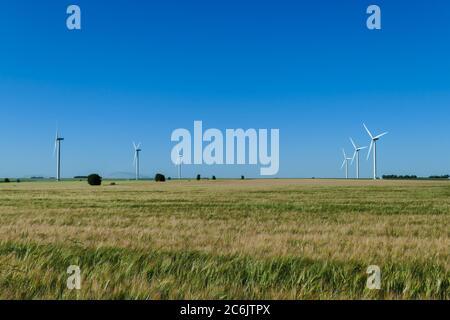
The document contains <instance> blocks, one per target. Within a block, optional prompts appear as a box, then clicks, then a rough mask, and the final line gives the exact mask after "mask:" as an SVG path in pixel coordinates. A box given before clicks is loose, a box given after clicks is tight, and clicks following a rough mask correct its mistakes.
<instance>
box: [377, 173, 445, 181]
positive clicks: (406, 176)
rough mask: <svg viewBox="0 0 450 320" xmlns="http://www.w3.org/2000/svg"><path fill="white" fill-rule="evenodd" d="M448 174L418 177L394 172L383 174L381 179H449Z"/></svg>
mask: <svg viewBox="0 0 450 320" xmlns="http://www.w3.org/2000/svg"><path fill="white" fill-rule="evenodd" d="M449 178H450V175H448V174H447V175H442V176H429V177H428V178H419V177H418V176H416V175H403V176H402V175H396V174H389V175H384V176H383V179H385V180H416V179H444V180H445V179H449Z"/></svg>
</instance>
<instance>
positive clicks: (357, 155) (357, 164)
mask: <svg viewBox="0 0 450 320" xmlns="http://www.w3.org/2000/svg"><path fill="white" fill-rule="evenodd" d="M350 142H351V143H352V145H353V148H355V153H354V154H353V158H352V164H353V161H355V158H356V179H359V152H360V151H361V150H364V149H367V147H358V146H357V145H356V143H355V141H353V139H352V138H350Z"/></svg>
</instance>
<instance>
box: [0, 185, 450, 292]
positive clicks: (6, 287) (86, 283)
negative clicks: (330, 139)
mask: <svg viewBox="0 0 450 320" xmlns="http://www.w3.org/2000/svg"><path fill="white" fill-rule="evenodd" d="M115 182H116V185H110V181H106V182H104V184H103V186H101V187H90V186H88V185H87V183H86V182H61V183H56V182H51V183H50V182H33V183H25V182H22V183H1V184H0V228H1V230H0V298H2V299H152V300H158V299H450V182H445V181H442V182H433V181H403V182H401V181H339V180H245V181H232V180H217V181H170V182H166V183H160V184H157V183H154V182H143V181H142V182H128V181H115ZM70 265H78V266H80V268H81V275H82V282H81V290H79V291H77V290H75V291H70V290H68V289H67V286H66V282H67V278H68V276H69V275H68V274H67V268H68V267H69V266H70ZM370 265H377V266H379V267H380V268H381V270H382V282H381V284H382V287H381V290H379V291H371V290H368V289H367V288H366V282H367V274H366V271H367V268H368V266H370Z"/></svg>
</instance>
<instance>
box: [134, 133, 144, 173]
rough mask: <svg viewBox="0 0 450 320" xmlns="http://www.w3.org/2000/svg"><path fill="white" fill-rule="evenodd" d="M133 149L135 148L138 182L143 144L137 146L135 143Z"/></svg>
mask: <svg viewBox="0 0 450 320" xmlns="http://www.w3.org/2000/svg"><path fill="white" fill-rule="evenodd" d="M133 147H134V165H135V166H136V180H139V179H140V165H141V164H140V159H139V156H140V153H141V151H142V149H141V144H140V143H139V144H138V145H136V143H134V142H133Z"/></svg>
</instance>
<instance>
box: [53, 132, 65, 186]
mask: <svg viewBox="0 0 450 320" xmlns="http://www.w3.org/2000/svg"><path fill="white" fill-rule="evenodd" d="M61 141H64V138H62V137H60V136H59V131H58V129H56V137H55V149H54V150H53V154H54V155H56V180H57V181H61Z"/></svg>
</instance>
